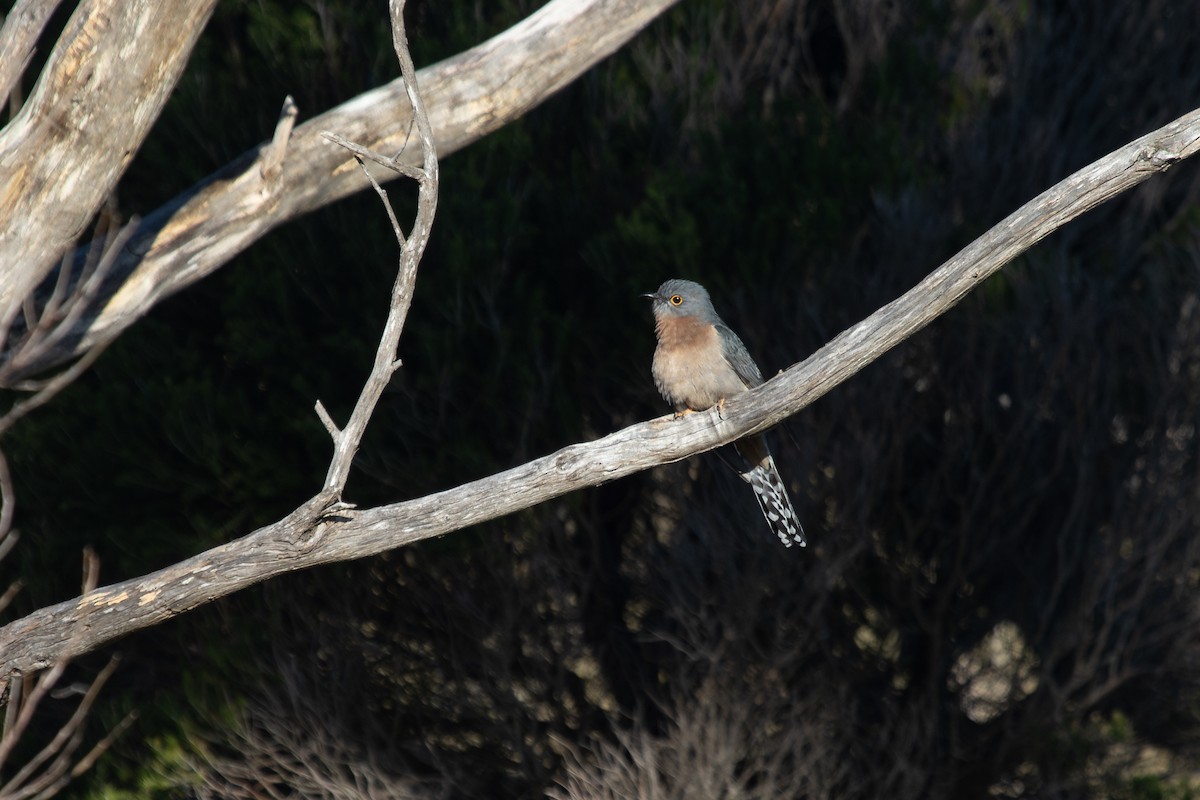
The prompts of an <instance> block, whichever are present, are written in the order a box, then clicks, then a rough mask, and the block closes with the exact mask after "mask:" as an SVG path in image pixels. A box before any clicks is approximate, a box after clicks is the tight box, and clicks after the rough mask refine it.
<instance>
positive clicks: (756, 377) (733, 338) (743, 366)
mask: <svg viewBox="0 0 1200 800" xmlns="http://www.w3.org/2000/svg"><path fill="white" fill-rule="evenodd" d="M716 328H717V336H719V337H720V338H721V354H722V355H723V356H725V361H726V362H728V363H729V366H731V367H733V371H734V372H736V373H737V376H738V377H739V378H741V379H742V383H744V384H746V386H747V387H748V388H750V389H753V388H754V387H755V386H758V385H760V384H761V383H762V382H763V376H762V373H761V372H759V371H758V364H755V363H754V359H753V358H751V357H750V352H749V351H748V350H746V345H744V344H742V340H741V339H739V338H738V335H737V334H736V333H734V332H733V331H731V330H730V329H729V328H727V327H725V326H724V325H722V324H721V323H717V326H716Z"/></svg>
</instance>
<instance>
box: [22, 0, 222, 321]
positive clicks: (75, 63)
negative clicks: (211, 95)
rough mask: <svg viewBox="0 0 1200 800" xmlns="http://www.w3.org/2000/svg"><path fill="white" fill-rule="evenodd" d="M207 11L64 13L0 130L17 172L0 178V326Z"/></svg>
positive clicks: (170, 81) (81, 215) (126, 2)
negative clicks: (16, 110)
mask: <svg viewBox="0 0 1200 800" xmlns="http://www.w3.org/2000/svg"><path fill="white" fill-rule="evenodd" d="M215 5H216V0H195V2H192V1H191V0H85V2H82V3H80V4H79V7H78V8H76V9H75V13H74V14H72V16H71V19H70V20H69V21H68V22H67V25H66V28H65V29H64V31H63V34H62V36H61V37H60V38H59V41H58V44H57V45H56V47H55V48H54V51H53V52H52V53H51V54H50V59H49V61H48V62H47V64H46V67H45V69H44V70H43V71H42V75H41V77H40V78H39V80H38V82H37V86H36V87H35V89H34V91H33V93H32V94H31V95H30V97H29V100H28V101H27V102H26V103H25V105H24V106H23V107H22V109H21V113H20V114H18V115H17V116H16V117H15V118H14V119H13V121H12V122H11V123H9V125H8V126H6V127H5V128H4V129H3V130H2V131H0V162H3V163H5V164H10V165H19V168H14V169H6V170H4V171H3V172H0V264H4V265H5V268H4V271H3V273H0V327H2V328H4V329H7V328H8V326H10V325H11V324H12V323H13V322H14V321H15V319H16V318H17V315H18V313H20V310H21V307H22V305H23V303H24V301H25V300H26V298H28V297H29V296H30V295H31V294H32V292H33V290H34V288H35V287H36V286H37V285H38V284H39V283H40V282H41V281H42V279H43V278H45V277H46V275H47V274H48V273H49V272H50V270H51V269H53V267H54V266H55V265H56V264H57V263H58V262H59V260H60V258H61V257H62V254H63V252H64V250H66V249H68V248H69V244H70V242H72V241H73V240H74V239H75V238H76V237H77V236H79V234H80V233H82V231H83V229H84V226H86V225H87V224H88V223H89V221H90V220H91V219H92V217H93V216H94V215H95V214H96V211H97V210H98V209H99V208H100V206H101V204H102V203H103V202H104V200H105V198H107V197H108V196H109V195H110V194H111V192H112V189H113V187H114V186H115V185H116V183H117V180H118V179H119V178H120V176H121V174H122V173H123V172H124V171H125V167H126V165H128V163H129V161H130V159H131V158H132V156H133V153H134V152H135V151H136V150H137V149H138V147H139V146H141V143H142V141H143V139H144V138H145V136H146V133H147V132H148V131H149V130H150V126H151V124H152V123H153V122H154V120H155V119H157V118H158V114H159V112H160V111H161V109H162V107H163V106H164V105H165V104H166V102H167V98H168V97H170V95H171V90H172V89H173V88H174V87H175V83H176V81H177V80H178V78H179V75H180V74H181V73H182V72H183V67H184V66H185V65H186V63H187V56H188V54H189V53H190V52H191V50H192V46H193V45H194V44H195V42H196V39H197V38H198V37H199V35H200V31H201V30H202V29H203V28H204V23H205V22H206V21H207V20H208V17H209V15H210V14H211V13H212V9H213V6H215ZM144 32H150V35H146V34H145V33H144ZM139 33H141V34H142V35H140V36H139ZM130 42H136V43H137V46H132V47H131V46H129V43H130Z"/></svg>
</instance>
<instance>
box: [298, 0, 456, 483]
mask: <svg viewBox="0 0 1200 800" xmlns="http://www.w3.org/2000/svg"><path fill="white" fill-rule="evenodd" d="M389 10H390V12H391V17H392V44H393V46H394V47H395V50H396V58H397V59H398V60H399V62H400V72H401V75H402V76H403V78H404V85H405V89H406V91H407V93H408V99H409V103H410V104H411V105H412V111H413V119H414V120H416V125H417V130H418V131H419V132H420V134H421V146H422V148H423V154H424V163H423V165H422V168H421V169H412V168H409V167H407V166H405V165H402V164H399V163H398V162H397V161H396V160H395V159H392V158H387V157H385V156H381V155H379V154H377V153H373V152H371V151H370V150H368V149H367V148H364V147H361V146H359V145H356V144H354V143H353V142H349V141H346V140H345V139H343V138H342V137H340V136H337V135H336V134H332V133H326V134H324V135H325V138H327V139H329V140H330V141H332V142H335V143H337V144H339V145H341V146H342V147H345V148H346V149H348V150H350V152H352V153H353V154H354V156H355V158H357V159H358V162H359V166H360V167H362V169H363V172H364V173H365V174H366V176H367V180H368V181H370V183H371V185H372V186H373V187H374V188H375V191H376V193H377V194H378V195H379V197H380V199H381V200H382V201H383V205H384V208H385V210H386V212H387V215H388V220H389V221H390V222H391V224H392V232H393V233H394V234H395V236H396V241H397V242H398V243H399V245H400V267H399V270H398V273H397V275H396V282H395V284H394V285H393V287H392V297H391V304H390V307H389V309H388V316H387V321H386V322H385V323H384V327H383V334H382V335H381V336H380V340H379V346H378V347H377V348H376V351H375V362H374V364H373V365H372V367H371V374H370V376H369V377H368V378H367V381H366V383H365V384H364V385H363V389H362V392H361V393H360V394H359V397H358V401H357V402H356V403H355V405H354V410H353V411H352V412H351V414H350V419H349V420H348V421H347V423H346V425H345V427H343V428H342V429H341V430H340V432H338V433H336V434H334V433H333V431H334V430H336V429H337V426H336V425H333V424H332V420H331V419H328V415H327V414H326V415H325V416H324V417H323V418H322V420H321V421H322V422H323V423H324V424H325V427H326V429H327V430H329V431H330V435H331V436H332V437H333V444H334V453H333V457H332V458H331V459H330V464H329V471H328V473H327V474H326V476H325V486H324V489H323V493H326V494H332V495H333V496H335V497H337V498H340V497H341V495H342V491H343V490H344V489H345V488H346V480H347V478H348V477H349V475H350V465H351V463H352V462H353V460H354V454H355V453H356V452H357V451H358V446H359V443H360V442H361V441H362V437H363V434H364V433H365V432H366V427H367V423H368V422H369V421H370V419H371V415H372V414H373V413H374V411H375V406H376V404H377V403H378V402H379V398H380V397H381V396H382V395H383V390H384V389H385V388H387V385H388V382H389V381H390V380H391V377H392V375H393V374H394V373H395V371H396V369H397V368H398V367H399V365H400V359H398V358H397V357H396V351H397V348H398V347H399V344H400V333H401V331H403V329H404V321H405V319H406V318H407V316H408V309H409V307H410V306H411V304H412V295H413V287H414V285H415V283H416V278H417V265H418V264H419V263H420V260H421V256H422V254H423V253H424V252H425V246H426V244H428V242H429V233H430V228H431V226H432V225H433V217H434V214H435V213H436V210H437V192H438V161H437V152H436V150H435V148H434V145H433V135H432V132H431V131H432V129H431V127H430V124H429V117H428V116H427V115H426V112H425V107H424V105H423V103H422V102H421V97H420V95H419V94H418V93H417V91H416V89H415V88H414V87H415V86H416V77H415V76H416V67H414V65H413V62H412V56H411V55H410V54H409V51H408V37H407V35H406V34H405V30H404V0H392V2H391V3H390V5H389ZM364 159H369V160H371V161H373V162H375V163H377V164H380V165H382V166H385V167H388V168H389V169H393V170H395V171H396V172H399V173H400V174H403V175H408V176H409V177H412V178H415V179H416V180H417V182H418V187H419V188H418V193H417V216H416V219H415V220H414V222H413V229H412V233H411V235H409V236H408V237H407V238H405V236H404V232H403V231H402V230H401V228H400V223H399V221H398V220H397V219H396V214H395V211H394V210H393V209H392V206H391V202H390V201H389V200H388V196H387V192H385V191H383V189H382V187H380V186H379V183H378V182H377V181H376V180H375V178H374V177H373V176H372V175H371V173H370V171H369V170H367V169H366V166H365V165H364V164H363V160H364ZM317 413H318V415H320V413H321V412H320V410H318V412H317Z"/></svg>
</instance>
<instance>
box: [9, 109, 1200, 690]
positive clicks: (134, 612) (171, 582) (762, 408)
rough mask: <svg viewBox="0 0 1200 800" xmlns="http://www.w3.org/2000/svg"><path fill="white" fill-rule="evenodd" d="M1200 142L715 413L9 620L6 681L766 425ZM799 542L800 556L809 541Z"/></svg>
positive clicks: (1183, 133)
mask: <svg viewBox="0 0 1200 800" xmlns="http://www.w3.org/2000/svg"><path fill="white" fill-rule="evenodd" d="M1197 150H1200V111H1193V112H1192V113H1190V114H1188V115H1186V116H1184V117H1181V118H1180V119H1178V120H1176V121H1175V122H1172V123H1171V124H1169V125H1167V126H1165V127H1163V128H1160V129H1159V130H1157V131H1155V132H1153V133H1151V134H1148V135H1147V136H1144V137H1142V138H1141V139H1138V140H1136V141H1134V142H1132V143H1131V144H1128V145H1126V146H1125V147H1123V148H1121V149H1119V150H1117V151H1115V152H1114V153H1112V154H1110V155H1108V156H1106V157H1104V158H1103V159H1100V160H1099V161H1097V162H1095V163H1093V164H1091V165H1089V166H1087V167H1085V168H1084V169H1082V170H1080V171H1079V172H1076V173H1075V174H1074V175H1071V176H1070V177H1068V178H1067V179H1066V180H1064V181H1062V182H1060V183H1059V184H1057V185H1056V186H1054V187H1053V188H1051V189H1049V190H1047V191H1046V192H1043V193H1042V194H1041V195H1039V196H1038V197H1036V198H1034V199H1033V200H1031V201H1030V202H1028V203H1026V204H1025V205H1024V206H1022V207H1021V208H1019V209H1018V210H1017V211H1015V212H1014V213H1013V214H1011V215H1010V216H1009V217H1007V218H1006V219H1004V220H1003V221H1002V222H1000V223H999V224H998V225H996V226H995V227H994V228H992V229H991V230H990V231H988V232H987V233H986V234H984V235H983V236H981V237H980V238H979V239H977V240H976V241H975V242H973V243H972V244H971V245H970V246H968V247H967V248H966V249H964V250H963V251H962V252H960V253H958V254H957V255H956V256H955V257H954V258H952V259H951V260H950V261H948V262H946V263H945V264H944V265H942V266H941V267H939V268H938V269H937V270H935V271H934V272H933V273H932V274H930V275H929V277H927V278H926V279H925V280H923V281H922V282H921V283H919V284H917V285H916V286H915V287H913V288H912V289H910V290H909V291H908V292H906V293H905V294H904V295H903V296H902V297H900V298H899V299H897V300H895V301H893V302H892V303H889V304H888V305H886V306H884V307H883V308H881V309H880V310H879V311H877V312H875V313H874V314H872V315H871V316H870V317H868V318H867V319H865V320H863V321H862V322H860V323H859V324H857V325H855V326H854V327H853V328H850V329H849V330H847V331H845V332H843V333H841V334H840V335H838V336H837V337H836V338H835V339H833V341H831V342H830V343H829V344H827V345H825V347H823V348H821V349H820V350H818V351H817V352H816V353H814V354H813V355H812V356H810V357H809V358H808V359H807V360H805V361H804V362H803V363H801V364H798V365H796V366H793V367H791V368H790V369H788V370H786V371H785V372H783V373H781V374H780V375H778V376H776V377H775V378H773V379H772V380H769V381H767V382H766V383H765V384H763V385H762V386H761V387H759V388H757V389H754V390H752V391H750V392H747V393H745V394H743V395H739V396H737V397H735V398H733V399H731V400H729V401H728V402H727V403H726V404H725V407H724V410H723V413H722V414H720V415H719V414H718V413H717V412H716V411H715V410H710V411H708V412H702V413H697V414H691V415H688V416H686V417H683V418H681V419H679V420H674V419H672V418H670V417H664V418H660V419H656V420H651V421H650V422H643V423H640V424H637V425H633V426H630V427H628V428H625V429H623V430H620V431H617V432H616V433H613V434H611V435H609V436H606V437H604V438H603V439H599V440H597V441H594V442H588V443H584V444H575V445H571V446H569V447H565V448H563V449H562V450H560V451H558V452H557V453H554V454H553V455H550V456H545V457H543V458H539V459H537V460H535V461H531V462H529V463H528V464H524V465H522V466H519V467H516V468H514V469H510V470H507V471H506V472H502V473H499V474H497V475H493V476H491V477H488V478H483V479H481V480H478V481H474V482H472V483H468V484H465V485H463V486H460V487H458V488H455V489H450V490H447V491H444V492H440V493H438V494H434V495H430V496H428V497H423V498H420V499H416V500H409V501H406V502H402V503H396V504H394V505H387V506H381V507H378V508H373V509H367V510H362V511H353V510H341V511H338V512H336V513H337V514H338V515H340V516H337V517H332V516H325V517H322V511H321V509H322V508H324V507H325V505H326V504H327V503H328V501H329V498H325V499H314V501H311V502H310V503H309V504H308V505H307V506H306V507H305V508H302V509H300V510H298V511H297V512H296V513H294V514H292V515H291V516H289V517H288V518H287V519H285V520H282V521H281V522H279V523H276V524H274V525H270V526H267V527H265V528H262V529H260V530H258V531H255V532H254V533H252V534H250V535H248V536H245V537H243V538H241V539H238V540H235V541H232V542H229V543H228V544H224V545H221V546H220V547H215V548H213V549H211V550H209V551H207V552H205V553H201V554H200V555H198V556H195V557H193V558H190V559H187V560H185V561H182V562H180V563H179V564H176V565H174V566H171V567H168V568H166V569H164V570H161V571H159V572H156V573H154V574H152V575H148V576H146V577H143V578H137V579H134V580H131V581H126V582H124V583H120V584H116V585H114V586H108V587H104V588H101V589H97V590H95V591H93V592H89V593H88V594H86V595H84V596H83V597H81V598H79V599H76V600H70V601H67V602H64V603H60V604H58V605H55V606H51V607H48V608H44V609H41V610H40V611H36V612H34V613H33V614H30V615H29V616H27V617H25V618H23V619H20V620H17V621H15V622H12V623H10V624H9V625H7V626H5V627H4V628H2V629H0V681H2V680H4V679H5V678H7V677H8V676H10V675H11V674H12V673H13V672H14V671H16V670H22V671H28V670H31V669H39V668H44V667H46V666H49V665H50V664H51V663H53V662H54V661H55V660H57V659H59V658H63V657H69V656H76V655H79V654H82V653H86V652H88V651H90V650H94V649H96V648H98V647H100V646H102V645H104V644H105V643H107V642H110V641H112V640H113V639H115V638H117V637H119V636H122V635H124V634H126V633H130V632H132V631H135V630H138V629H140V628H144V627H147V626H149V625H154V624H156V623H158V622H161V621H163V620H165V619H169V618H170V617H173V616H175V615H177V614H180V613H183V612H185V611H188V610H189V609H192V608H195V607H196V606H199V605H201V604H203V603H207V602H209V601H211V600H214V599H216V598H218V597H223V596H225V595H227V594H230V593H232V592H235V591H237V590H239V589H242V588H245V587H246V586H249V585H251V584H253V583H257V582H259V581H262V580H266V579H268V578H271V577H274V576H276V575H281V574H283V573H286V572H291V571H294V570H298V569H303V568H305V567H310V566H314V565H317V564H324V563H329V562H333V561H344V560H348V559H353V558H361V557H363V556H369V555H373V554H376V553H380V552H383V551H384V550H389V549H392V548H395V547H401V546H403V545H406V544H410V543H412V542H416V541H420V540H422V539H428V538H430V537H434V536H439V535H442V534H445V533H449V532H451V531H455V530H459V529H461V528H465V527H468V526H470V525H475V524H478V523H480V522H485V521H487V520H491V519H495V518H496V517H499V516H502V515H505V514H510V513H512V512H514V511H519V510H521V509H524V508H528V507H530V506H533V505H536V504H537V503H540V502H543V501H545V500H548V499H551V498H553V497H558V496H560V495H562V494H565V493H567V492H570V491H573V490H575V489H580V488H583V487H586V486H596V485H598V484H601V483H605V482H607V481H611V480H614V479H616V478H620V477H624V476H626V475H630V474H633V473H635V472H638V471H641V470H644V469H647V468H649V467H652V466H655V465H658V464H665V463H669V462H673V461H678V460H680V459H683V458H687V457H688V456H691V455H694V454H696V453H700V452H703V451H705V450H711V449H713V448H715V447H717V446H719V445H721V444H724V443H727V442H730V441H733V440H735V439H738V438H740V437H742V436H744V435H746V434H749V433H755V432H759V431H763V430H765V429H767V428H768V427H771V426H772V425H775V424H777V423H779V422H781V421H783V420H784V419H785V418H787V417H788V416H791V415H792V414H795V413H796V412H797V411H799V410H801V409H802V408H804V407H805V406H807V405H808V404H809V403H811V402H813V401H814V400H816V399H817V398H818V397H820V396H822V395H824V394H825V393H827V392H829V391H830V390H831V389H833V388H834V387H835V386H837V385H838V384H840V383H841V382H843V381H845V380H847V379H849V378H850V377H851V376H853V375H854V374H855V373H857V372H858V371H859V370H861V369H862V368H863V367H865V366H866V365H868V364H870V363H871V362H872V361H874V360H875V359H876V358H878V357H879V356H880V355H882V354H883V353H885V352H887V351H888V350H889V349H891V348H892V347H894V346H895V345H896V344H898V343H899V342H901V341H903V340H904V339H905V338H907V337H908V336H911V335H912V334H913V333H915V332H916V331H918V330H920V329H921V328H923V327H924V326H925V325H927V324H929V323H930V322H931V321H932V320H934V319H936V318H937V317H938V316H939V315H941V314H944V313H945V312H946V311H948V310H949V309H950V308H952V307H953V306H954V305H955V304H956V303H958V301H959V300H961V299H962V298H963V297H964V296H965V295H966V294H967V292H969V291H970V290H971V289H972V288H974V287H975V286H978V285H979V284H980V283H982V282H983V281H984V280H986V279H987V278H988V277H989V276H991V275H992V274H994V273H995V272H996V271H997V270H999V269H1000V268H1001V267H1002V266H1004V265H1005V264H1006V263H1008V262H1009V261H1011V260H1012V259H1013V258H1015V257H1016V256H1017V255H1019V254H1020V253H1022V252H1024V251H1025V250H1027V249H1029V248H1030V247H1032V246H1033V245H1034V244H1036V243H1037V242H1038V241H1040V240H1041V239H1043V238H1044V237H1046V236H1047V235H1048V234H1050V233H1051V232H1053V231H1055V230H1057V229H1058V228H1060V227H1062V226H1063V225H1065V224H1066V223H1067V222H1069V221H1070V220H1072V219H1075V218H1076V217H1079V216H1080V215H1082V214H1084V213H1086V212H1087V211H1088V210H1090V209H1092V208H1094V207H1095V206H1097V205H1099V204H1100V203H1102V202H1104V201H1105V200H1108V199H1110V198H1112V197H1114V196H1116V195H1117V194H1120V193H1121V192H1123V191H1125V190H1127V189H1129V188H1131V187H1133V186H1135V185H1137V184H1139V183H1141V182H1142V181H1144V180H1146V179H1147V178H1148V177H1150V176H1151V175H1153V174H1155V173H1158V172H1162V171H1164V170H1166V169H1168V168H1169V167H1170V166H1171V165H1173V164H1175V163H1177V162H1178V161H1180V160H1181V159H1184V158H1188V157H1190V156H1192V155H1194V154H1195V153H1196V151H1197ZM167 535H169V533H164V536H167ZM814 544H815V545H816V546H818V547H819V546H820V542H819V541H818V542H814ZM795 555H796V557H800V558H803V551H799V552H796V553H795Z"/></svg>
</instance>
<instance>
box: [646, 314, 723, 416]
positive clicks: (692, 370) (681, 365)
mask: <svg viewBox="0 0 1200 800" xmlns="http://www.w3.org/2000/svg"><path fill="white" fill-rule="evenodd" d="M655 328H656V331H657V333H658V347H657V349H655V351H654V365H653V370H652V371H653V374H654V383H655V385H656V386H657V387H658V391H659V392H660V393H661V394H662V396H663V397H664V398H666V400H667V402H668V403H671V404H672V405H673V406H674V407H675V409H676V410H677V411H682V410H683V409H686V408H690V409H693V410H695V411H700V410H703V409H706V408H711V407H712V406H714V405H716V404H717V403H718V402H720V401H721V400H723V399H725V398H727V397H731V396H733V395H735V394H738V393H739V392H744V391H745V390H746V387H745V385H744V384H743V383H742V381H741V379H740V378H739V377H738V376H737V373H736V372H734V370H733V368H732V367H730V366H729V362H728V361H726V360H725V354H724V351H723V350H722V348H721V340H720V337H719V336H718V335H717V329H716V328H715V327H713V326H712V325H711V324H710V323H707V322H703V321H701V320H698V319H696V318H694V317H683V318H678V319H676V318H666V319H659V320H657V322H656V324H655Z"/></svg>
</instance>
